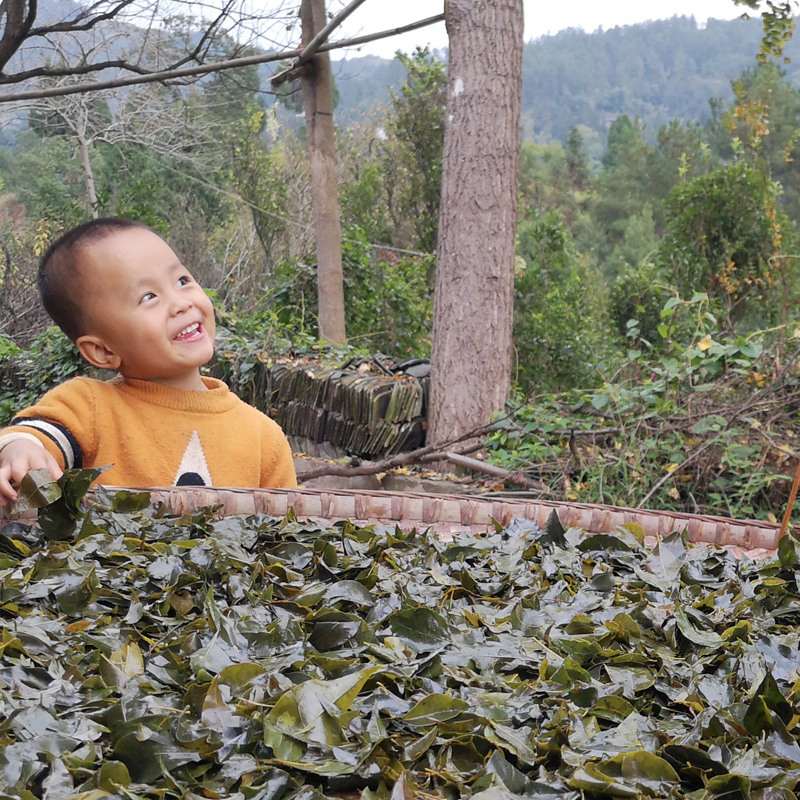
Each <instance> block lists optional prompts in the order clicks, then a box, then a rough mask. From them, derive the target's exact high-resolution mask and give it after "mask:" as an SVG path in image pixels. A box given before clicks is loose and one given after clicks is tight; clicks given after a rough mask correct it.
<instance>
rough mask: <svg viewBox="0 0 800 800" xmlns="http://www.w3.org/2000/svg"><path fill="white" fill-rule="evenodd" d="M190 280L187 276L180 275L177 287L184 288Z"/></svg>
mask: <svg viewBox="0 0 800 800" xmlns="http://www.w3.org/2000/svg"><path fill="white" fill-rule="evenodd" d="M191 280H192V279H191V278H190V277H189V276H188V275H181V277H180V278H178V286H186V284H187V283H190V282H191Z"/></svg>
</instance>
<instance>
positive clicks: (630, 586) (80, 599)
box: [0, 473, 800, 800]
mask: <svg viewBox="0 0 800 800" xmlns="http://www.w3.org/2000/svg"><path fill="white" fill-rule="evenodd" d="M92 477H94V476H93V475H88V476H87V474H86V473H80V474H76V473H70V474H68V476H67V478H66V479H65V480H64V481H62V487H58V486H54V485H53V484H47V483H46V482H44V483H43V484H41V485H39V486H34V487H33V490H32V491H31V492H29V495H30V499H31V502H32V503H33V504H34V505H41V504H42V503H45V502H50V501H54V500H55V502H54V503H51V505H47V506H45V508H43V509H41V510H40V522H41V525H42V527H41V528H35V527H29V526H25V525H22V524H19V523H12V524H9V525H6V527H5V528H4V529H3V530H2V532H0V631H1V634H0V745H2V749H0V796H2V797H3V798H10V797H13V798H24V800H29V799H30V798H34V797H41V798H65V797H74V798H84V800H89V799H90V798H91V800H95V798H102V797H119V798H201V797H205V798H210V797H217V798H237V800H239V798H258V800H267V799H268V798H270V799H271V798H274V799H275V800H278V799H279V798H303V799H304V800H312V799H313V798H324V797H332V796H337V797H343V796H344V797H361V798H364V799H365V800H366V799H367V798H369V799H370V800H372V799H374V798H389V797H392V798H406V797H407V798H411V797H421V798H422V797H449V798H457V797H474V798H481V799H482V800H498V799H500V800H502V799H504V798H517V797H530V798H555V797H565V798H579V797H609V796H610V797H631V798H634V797H674V798H683V797H686V798H693V799H694V798H696V799H697V800H700V799H701V798H714V797H719V798H722V797H724V798H726V799H729V800H734V799H735V798H746V797H752V798H759V799H760V800H772V799H775V800H777V799H778V798H781V799H788V798H794V797H795V795H794V793H793V792H794V788H795V786H796V785H797V783H798V781H800V746H798V742H797V721H798V716H797V708H796V700H797V693H798V689H799V688H800V654H798V638H800V634H799V633H798V623H800V596H798V595H799V590H798V579H797V576H798V574H800V557H798V551H797V546H796V544H795V542H794V541H793V540H791V539H788V538H787V539H784V540H783V542H782V544H781V547H780V550H779V553H778V554H777V555H776V557H774V558H772V559H770V560H768V561H765V562H762V563H755V562H752V561H750V560H748V559H747V558H746V557H744V558H742V560H741V561H738V562H737V561H736V560H735V559H734V558H733V557H732V556H731V555H730V554H729V553H728V552H727V551H724V550H712V549H705V548H700V547H696V548H687V546H686V544H685V542H684V540H683V539H682V538H681V536H680V535H678V534H673V535H671V536H670V537H668V538H666V539H664V540H663V541H661V543H660V544H659V546H658V547H656V548H655V549H652V550H651V549H649V548H647V547H645V546H644V545H643V543H642V536H641V530H639V529H638V528H637V527H636V526H627V527H626V528H621V529H619V530H617V531H616V532H614V533H613V534H603V535H594V534H591V533H585V532H584V531H581V530H578V529H570V530H567V531H565V530H564V529H563V528H562V527H561V526H560V524H559V523H558V522H557V520H556V519H555V518H553V519H552V520H551V521H550V523H548V526H547V527H546V529H545V530H539V529H538V528H537V527H536V525H534V524H533V523H530V522H526V521H523V520H515V521H512V523H511V524H510V525H509V526H508V527H507V528H506V529H505V530H498V531H497V532H492V533H490V534H487V535H483V536H477V537H467V536H464V537H459V538H456V539H455V540H454V541H450V542H441V541H439V540H438V539H437V538H436V536H434V535H433V534H432V533H431V532H425V533H421V532H416V531H412V532H410V533H402V532H400V531H399V530H392V529H388V528H386V527H383V526H380V525H376V526H371V527H367V528H361V529H357V528H355V527H354V526H353V525H351V524H350V523H348V522H346V521H343V522H339V523H337V524H335V525H334V526H333V527H331V528H327V529H322V528H319V527H318V526H317V525H316V524H312V523H302V522H299V521H297V520H296V519H294V518H293V517H292V516H289V517H287V518H286V519H283V520H276V519H271V518H267V517H264V516H250V517H228V518H218V517H216V516H215V515H214V513H213V512H212V511H210V510H203V511H199V512H197V513H194V514H187V515H185V516H182V517H174V516H169V515H166V514H164V513H163V512H162V511H161V510H159V509H157V508H153V507H151V506H149V505H148V503H147V496H146V495H135V494H130V493H120V494H117V495H116V496H115V497H114V498H110V497H109V498H107V506H94V507H93V508H91V510H89V511H83V510H80V508H79V506H78V503H77V497H78V496H79V494H80V491H81V490H83V488H85V485H86V484H87V483H88V480H90V479H91V478H92ZM59 495H62V496H61V497H60V499H58V496H59ZM63 537H66V538H63Z"/></svg>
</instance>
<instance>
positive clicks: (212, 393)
mask: <svg viewBox="0 0 800 800" xmlns="http://www.w3.org/2000/svg"><path fill="white" fill-rule="evenodd" d="M202 380H203V383H204V384H205V385H206V388H207V389H208V391H207V392H187V391H185V390H183V389H175V388H174V387H172V386H166V385H164V384H163V383H156V382H155V381H143V380H139V379H137V378H124V377H123V376H122V375H118V376H117V377H116V378H114V379H113V380H112V381H111V383H112V384H113V385H115V386H116V387H117V388H118V389H119V390H120V391H121V392H123V393H124V394H127V395H130V396H132V397H135V398H137V399H138V400H141V401H143V402H145V403H152V404H153V405H158V406H162V407H164V408H173V409H178V410H181V411H187V412H190V413H191V412H201V413H205V414H219V413H222V412H224V411H228V410H229V409H230V408H232V407H233V406H234V405H236V401H237V398H236V395H234V394H231V392H230V391H229V390H228V387H227V386H226V385H225V384H224V383H223V382H222V381H220V380H217V379H216V378H206V377H204V378H203V379H202Z"/></svg>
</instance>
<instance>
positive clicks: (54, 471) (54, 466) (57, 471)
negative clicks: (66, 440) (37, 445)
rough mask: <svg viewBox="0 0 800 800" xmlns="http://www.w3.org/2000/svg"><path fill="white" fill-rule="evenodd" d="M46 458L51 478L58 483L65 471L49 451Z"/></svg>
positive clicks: (46, 465) (46, 466)
mask: <svg viewBox="0 0 800 800" xmlns="http://www.w3.org/2000/svg"><path fill="white" fill-rule="evenodd" d="M45 456H46V458H45V468H46V469H48V470H49V471H50V477H51V478H52V479H53V480H55V481H57V480H58V479H59V478H60V477H61V476H62V475H63V474H64V470H62V469H61V467H60V466H59V465H58V461H56V460H55V459H54V458H53V456H51V455H50V453H48V452H47V451H45Z"/></svg>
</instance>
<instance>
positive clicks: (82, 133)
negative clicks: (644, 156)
mask: <svg viewBox="0 0 800 800" xmlns="http://www.w3.org/2000/svg"><path fill="white" fill-rule="evenodd" d="M82 99H84V98H82ZM87 128H88V111H87V109H86V107H85V106H84V104H83V103H81V104H80V106H79V108H78V119H77V121H76V123H75V128H74V129H75V135H76V137H77V139H78V150H79V151H80V155H81V171H82V172H83V185H84V188H85V189H86V200H87V203H88V206H89V208H88V211H89V213H90V214H91V215H92V219H97V218H98V217H99V216H100V213H99V211H98V209H97V188H96V186H95V182H94V169H92V159H91V158H90V156H89V141H88V139H87V138H86V130H87Z"/></svg>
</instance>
